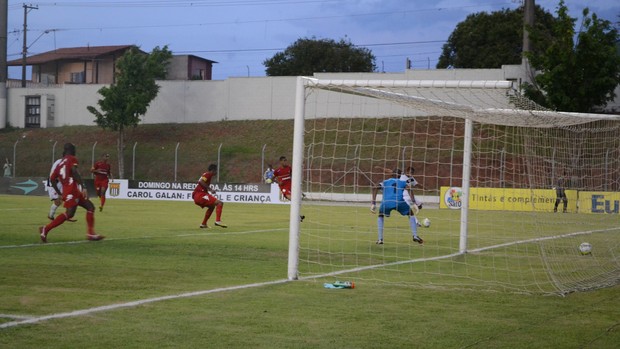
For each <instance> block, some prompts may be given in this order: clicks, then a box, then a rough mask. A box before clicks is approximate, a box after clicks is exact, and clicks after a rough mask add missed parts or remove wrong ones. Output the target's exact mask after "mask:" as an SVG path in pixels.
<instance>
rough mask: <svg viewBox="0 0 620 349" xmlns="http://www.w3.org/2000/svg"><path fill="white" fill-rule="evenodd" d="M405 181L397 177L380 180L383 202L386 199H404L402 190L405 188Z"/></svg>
mask: <svg viewBox="0 0 620 349" xmlns="http://www.w3.org/2000/svg"><path fill="white" fill-rule="evenodd" d="M407 185H408V184H407V182H405V181H401V180H400V179H398V178H390V179H386V180H384V181H383V182H381V189H382V190H383V202H386V201H404V199H403V192H404V191H405V189H406V188H407Z"/></svg>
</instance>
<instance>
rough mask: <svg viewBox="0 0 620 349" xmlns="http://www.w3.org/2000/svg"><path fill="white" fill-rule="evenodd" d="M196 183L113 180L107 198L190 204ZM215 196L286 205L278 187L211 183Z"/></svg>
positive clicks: (230, 200)
mask: <svg viewBox="0 0 620 349" xmlns="http://www.w3.org/2000/svg"><path fill="white" fill-rule="evenodd" d="M195 187H196V183H176V182H147V181H129V180H126V179H115V180H114V181H112V182H110V183H109V185H108V197H109V198H113V199H136V200H176V201H193V199H192V192H193V191H194V188H195ZM211 187H212V188H214V189H215V190H216V194H215V196H216V197H217V198H218V199H219V200H221V201H223V202H241V203H265V204H285V203H288V201H281V200H280V190H279V187H278V185H277V184H236V183H217V184H212V185H211Z"/></svg>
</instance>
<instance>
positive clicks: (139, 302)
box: [0, 279, 290, 328]
mask: <svg viewBox="0 0 620 349" xmlns="http://www.w3.org/2000/svg"><path fill="white" fill-rule="evenodd" d="M287 282H290V280H288V279H281V280H275V281H267V282H258V283H253V284H246V285H239V286H230V287H220V288H215V289H211V290H203V291H195V292H187V293H179V294H175V295H169V296H162V297H155V298H147V299H142V300H137V301H133V302H127V303H119V304H111V305H104V306H100V307H94V308H87V309H81V310H75V311H70V312H66V313H56V314H50V315H45V316H37V317H28V318H24V319H20V320H18V321H11V322H6V323H3V324H0V328H9V327H16V326H22V325H28V324H36V323H39V322H43V321H48V320H54V319H64V318H70V317H77V316H83V315H89V314H93V313H99V312H104V311H110V310H116V309H122V308H132V307H137V306H140V305H144V304H148V303H155V302H162V301H167V300H173V299H180V298H189V297H196V296H202V295H206V294H211V293H219V292H227V291H236V290H244V289H249V288H255V287H263V286H270V285H280V284H284V283H287Z"/></svg>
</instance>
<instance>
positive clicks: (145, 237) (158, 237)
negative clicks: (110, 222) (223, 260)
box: [0, 228, 289, 250]
mask: <svg viewBox="0 0 620 349" xmlns="http://www.w3.org/2000/svg"><path fill="white" fill-rule="evenodd" d="M288 230H289V229H288V228H277V229H263V230H246V231H236V232H223V233H220V232H222V229H220V230H219V231H220V232H218V233H213V231H212V230H211V231H206V232H202V233H189V234H178V235H165V236H148V235H146V236H136V237H126V238H105V240H104V241H123V240H146V239H172V238H183V237H198V236H213V237H216V236H227V235H245V234H254V233H266V232H273V231H288ZM34 236H35V237H36V238H38V234H34ZM87 243H97V244H99V243H105V242H92V241H88V240H86V239H84V240H75V241H62V242H48V243H45V244H44V243H41V242H38V243H36V244H24V245H3V246H0V250H1V249H9V248H24V247H44V246H61V245H77V244H87Z"/></svg>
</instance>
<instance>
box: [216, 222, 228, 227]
mask: <svg viewBox="0 0 620 349" xmlns="http://www.w3.org/2000/svg"><path fill="white" fill-rule="evenodd" d="M215 225H216V226H218V227H221V228H228V226H227V225H226V224H224V223H222V222H221V221H220V222H215Z"/></svg>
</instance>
